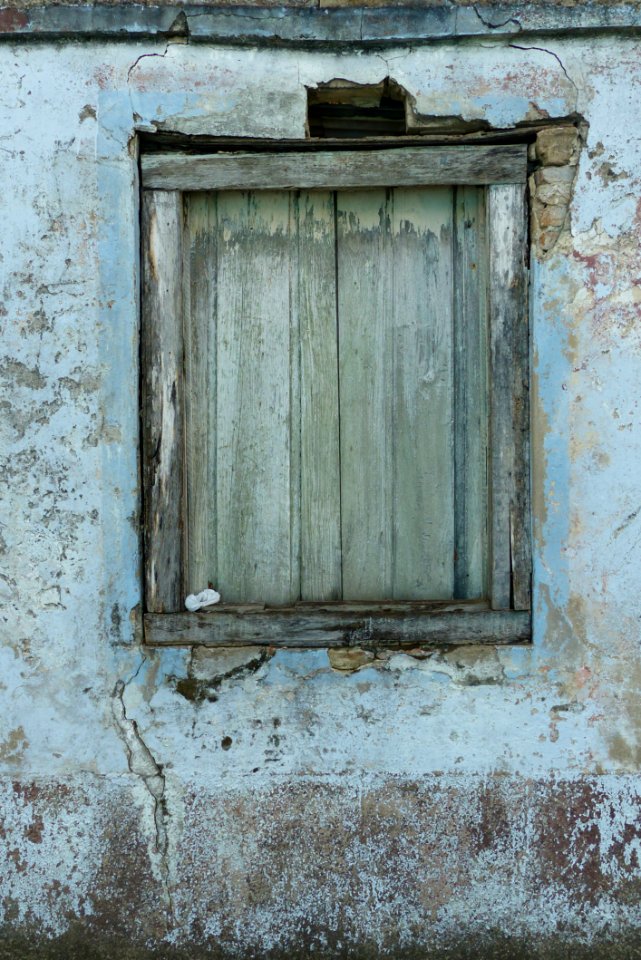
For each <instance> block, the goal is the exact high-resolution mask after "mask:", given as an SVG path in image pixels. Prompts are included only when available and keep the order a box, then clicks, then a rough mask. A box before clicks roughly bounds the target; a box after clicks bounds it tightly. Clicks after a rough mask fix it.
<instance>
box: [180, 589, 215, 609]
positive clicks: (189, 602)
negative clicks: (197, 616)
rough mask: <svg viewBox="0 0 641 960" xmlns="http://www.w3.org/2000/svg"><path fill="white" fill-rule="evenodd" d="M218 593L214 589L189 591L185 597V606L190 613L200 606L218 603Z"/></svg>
mask: <svg viewBox="0 0 641 960" xmlns="http://www.w3.org/2000/svg"><path fill="white" fill-rule="evenodd" d="M219 600H220V594H219V593H218V592H217V591H216V590H201V591H200V593H190V594H189V596H187V597H185V607H186V608H187V610H189V611H190V613H194V612H195V611H196V610H200V608H201V607H211V606H212V604H214V603H218V602H219Z"/></svg>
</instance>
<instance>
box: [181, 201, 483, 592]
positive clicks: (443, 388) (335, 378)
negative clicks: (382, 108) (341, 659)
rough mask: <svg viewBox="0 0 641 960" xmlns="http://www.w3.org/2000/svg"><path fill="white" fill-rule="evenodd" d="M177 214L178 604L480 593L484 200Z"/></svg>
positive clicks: (207, 207)
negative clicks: (180, 399) (186, 594)
mask: <svg viewBox="0 0 641 960" xmlns="http://www.w3.org/2000/svg"><path fill="white" fill-rule="evenodd" d="M184 206H185V250H186V253H185V263H184V267H183V270H184V276H183V290H184V305H183V316H184V351H185V354H184V367H185V384H184V396H185V418H186V429H185V437H186V456H185V473H186V482H185V490H186V521H185V522H186V546H185V551H186V556H185V573H186V575H185V581H186V586H187V589H189V590H198V589H202V587H203V586H204V585H206V584H207V583H208V582H211V583H213V584H215V585H216V588H217V589H219V590H220V591H221V593H222V595H223V598H224V599H225V601H227V602H247V603H250V602H263V603H267V604H286V603H291V602H295V601H297V600H301V599H302V600H318V601H323V600H338V599H343V600H384V599H395V600H418V599H449V598H452V597H456V598H458V599H465V598H477V597H483V596H486V594H487V591H488V582H487V580H488V577H487V567H488V479H487V478H488V465H487V449H488V402H487V400H488V336H487V315H486V296H487V283H486V277H487V250H486V228H485V192H484V188H482V187H473V186H468V187H459V188H450V187H403V188H394V189H390V188H388V189H385V188H378V189H367V190H339V191H330V190H327V191H324V190H317V191H316V190H315V191H309V192H307V191H287V190H282V191H281V190H260V191H241V190H233V191H226V190H221V191H216V192H209V193H208V192H201V193H194V194H186V195H185V198H184Z"/></svg>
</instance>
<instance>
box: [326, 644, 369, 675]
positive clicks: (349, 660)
mask: <svg viewBox="0 0 641 960" xmlns="http://www.w3.org/2000/svg"><path fill="white" fill-rule="evenodd" d="M327 656H328V657H329V662H330V664H331V665H332V667H333V669H334V670H341V671H344V672H345V671H353V670H360V668H361V667H365V666H367V665H368V664H370V663H371V662H372V660H374V654H373V653H372V652H371V651H370V650H360V649H359V648H358V647H349V648H346V649H343V648H341V647H338V648H336V649H334V650H328V651H327Z"/></svg>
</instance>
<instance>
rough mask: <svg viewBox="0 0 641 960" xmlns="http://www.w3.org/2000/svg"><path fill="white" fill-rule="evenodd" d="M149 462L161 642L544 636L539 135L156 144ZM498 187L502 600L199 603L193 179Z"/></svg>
mask: <svg viewBox="0 0 641 960" xmlns="http://www.w3.org/2000/svg"><path fill="white" fill-rule="evenodd" d="M141 179H142V287H143V292H142V311H141V321H142V346H141V363H142V476H143V527H144V535H143V549H144V564H145V573H144V589H145V609H146V612H145V615H144V636H145V642H146V643H147V644H151V645H162V646H166V645H170V646H177V645H180V646H182V645H191V644H199V645H204V646H211V647H216V646H229V645H243V644H251V645H261V644H262V645H266V646H273V647H279V646H280V647H297V648H305V647H338V646H346V645H358V646H365V647H400V648H402V647H416V646H436V645H442V644H469V643H485V644H488V643H489V644H497V643H499V644H506V643H522V642H525V641H528V640H529V639H531V545H530V543H531V540H530V505H529V402H528V400H529V332H528V305H527V286H528V284H527V268H526V257H527V212H526V211H527V208H526V180H527V155H526V146H525V145H524V144H516V145H515V144H511V145H499V146H467V145H466V146H447V147H433V146H424V147H423V146H418V147H417V146H412V147H409V146H408V147H394V148H387V149H374V150H372V149H370V150H345V151H330V150H326V151H317V152H304V153H303V152H285V153H263V152H255V153H252V152H246V153H240V154H239V153H217V154H206V155H189V154H178V153H166V154H146V155H145V154H144V155H143V156H142V158H141ZM468 185H477V186H478V185H481V186H485V187H486V198H487V199H486V218H487V246H488V330H489V357H490V369H491V378H490V385H489V420H490V431H489V435H490V441H489V455H490V456H489V558H488V579H489V589H488V594H489V595H488V598H487V599H486V600H480V601H479V600H462V601H457V600H444V601H416V602H404V601H400V602H397V601H387V602H380V603H372V602H344V601H333V602H308V601H305V602H299V603H296V604H293V605H291V606H288V607H267V606H265V605H262V604H224V603H223V604H221V605H219V606H214V607H209V608H207V609H206V610H203V611H198V612H196V613H189V612H187V611H185V610H183V603H184V596H185V592H186V591H185V583H184V571H183V564H184V557H185V544H184V509H185V464H184V450H185V403H186V401H185V396H184V376H183V361H184V346H183V262H184V251H183V197H182V194H183V193H185V192H192V191H214V190H229V189H238V190H256V189H290V190H291V189H315V188H317V189H331V190H337V189H358V188H368V187H405V186H468Z"/></svg>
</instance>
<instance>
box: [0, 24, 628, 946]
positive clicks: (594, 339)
mask: <svg viewBox="0 0 641 960" xmlns="http://www.w3.org/2000/svg"><path fill="white" fill-rule="evenodd" d="M0 57H1V58H2V76H3V84H2V87H1V88H0V110H1V112H2V120H1V126H0V157H1V163H2V171H3V184H4V189H3V190H2V193H1V195H0V204H1V205H2V224H3V237H4V242H3V244H2V259H1V261H0V262H1V267H0V278H1V294H0V321H1V323H2V344H1V350H0V383H1V386H2V392H1V394H0V409H1V410H2V420H1V427H0V429H1V430H2V434H1V437H2V448H1V452H2V476H3V479H4V481H5V484H6V489H5V498H4V507H3V516H2V525H1V526H0V534H1V538H0V553H1V557H2V559H1V561H0V590H1V596H2V612H1V620H0V622H1V623H2V644H1V646H0V656H1V658H2V668H1V671H0V685H1V687H2V724H1V725H0V763H1V771H2V782H1V786H0V789H1V793H2V796H1V800H0V837H2V843H3V844H4V845H6V847H5V849H6V854H5V855H4V856H3V857H2V858H1V860H0V903H1V904H2V907H3V914H4V924H5V926H4V928H3V930H4V934H3V936H4V940H3V941H1V942H2V943H4V945H5V946H4V948H3V949H4V950H5V953H4V954H3V955H7V956H20V957H27V956H32V955H33V956H35V955H36V951H37V950H39V949H40V948H39V947H37V946H36V944H37V943H38V942H39V938H45V939H46V940H48V941H49V947H48V948H47V949H48V950H49V954H47V955H52V956H53V955H55V956H61V957H62V956H65V957H69V956H83V957H85V956H94V955H95V956H105V957H106V956H109V957H116V956H128V957H133V956H136V957H137V956H144V955H146V951H147V949H149V950H152V949H153V950H158V951H160V950H161V949H162V950H164V951H166V955H167V956H169V955H171V956H173V955H176V956H178V955H184V956H189V957H192V958H193V957H197V956H199V955H200V952H199V951H202V952H203V955H204V952H205V950H206V949H210V950H211V951H213V955H218V953H220V954H221V955H226V954H229V955H234V956H254V955H257V956H267V955H269V956H277V955H283V956H288V957H292V956H296V955H299V954H300V955H307V956H308V955H325V954H326V955H328V956H332V957H340V956H346V955H354V956H355V955H361V953H362V954H363V955H370V954H371V955H372V956H373V955H381V954H383V953H385V952H389V953H390V954H391V955H393V956H395V957H401V956H405V955H407V956H410V955H412V956H428V955H431V952H435V951H437V949H440V948H443V949H445V948H448V949H449V948H451V949H453V948H454V945H456V944H458V945H459V952H460V954H461V955H463V954H464V953H465V951H466V950H467V951H468V953H467V954H466V955H470V956H473V955H478V950H479V949H480V947H479V944H480V943H481V942H486V944H487V945H488V946H487V950H488V953H487V955H488V956H489V955H494V954H493V953H492V954H491V953H490V948H491V950H492V951H496V955H505V956H513V955H515V952H516V949H517V944H519V945H521V946H522V947H523V949H524V951H525V955H530V956H531V955H533V954H534V953H536V952H538V951H539V950H541V951H543V950H546V951H547V954H546V955H553V954H554V955H557V954H558V955H566V954H567V955H569V954H570V953H571V955H572V956H580V955H581V951H582V950H584V949H585V950H586V951H587V950H588V948H590V949H592V948H594V949H596V947H598V946H599V945H606V946H607V949H608V950H609V951H610V952H609V953H608V956H614V955H615V953H613V952H612V951H613V950H614V947H615V945H618V947H619V948H620V950H621V953H620V955H621V956H623V955H624V951H625V950H626V949H628V948H630V947H629V945H630V944H634V943H635V942H638V936H639V935H641V906H640V895H641V817H640V802H641V777H640V767H641V706H640V703H639V692H638V691H639V686H640V683H641V650H640V645H639V620H640V618H641V591H640V590H639V587H638V582H639V567H638V554H639V543H640V541H641V526H640V524H641V507H640V499H639V482H638V478H639V469H640V465H641V421H640V419H639V415H638V404H639V391H638V383H639V378H640V376H641V335H640V330H641V326H640V324H639V319H640V318H639V303H640V301H641V279H640V278H641V248H640V245H639V230H640V226H641V206H640V204H639V186H640V177H641V173H640V171H641V127H640V121H639V110H638V104H639V99H640V97H641V43H640V42H639V41H637V40H635V39H623V38H617V37H615V36H609V37H601V38H596V37H595V38H592V39H590V38H586V39H582V40H578V39H576V40H572V39H564V40H561V39H557V40H554V41H552V40H549V41H546V42H545V44H542V43H541V42H537V41H536V40H532V41H531V42H528V41H527V39H519V40H514V39H510V38H509V37H507V38H503V39H501V38H497V39H492V38H489V39H484V40H483V41H482V42H478V43H476V42H475V43H467V44H465V45H461V46H458V45H454V44H443V45H436V46H425V47H418V48H415V49H409V48H395V49H385V50H383V51H380V50H379V51H378V52H376V51H374V52H362V51H358V50H355V51H353V52H349V51H345V52H342V53H340V54H338V53H337V54H335V55H333V54H330V53H327V52H314V51H311V50H307V51H305V50H291V49H290V50H284V49H278V48H273V49H258V48H253V49H232V48H224V47H217V48H216V47H212V46H208V45H200V46H194V45H191V44H188V43H184V42H164V41H163V42H158V43H153V42H146V43H139V44H136V43H107V42H101V43H87V44H83V45H75V44H72V43H64V42H60V43H49V44H47V43H41V44H34V45H29V44H28V43H24V42H23V43H21V44H20V45H10V44H7V45H5V46H3V47H2V48H1V49H0ZM387 75H390V76H392V77H393V78H394V79H395V80H397V81H398V82H399V83H400V84H402V85H403V86H404V87H406V88H407V90H408V91H409V92H410V94H411V95H412V97H413V98H414V101H415V107H416V111H417V113H418V114H421V115H428V116H440V115H443V116H452V115H459V116H461V117H463V118H465V119H474V118H481V119H485V120H488V121H489V122H490V123H491V124H493V125H494V126H496V127H511V126H514V125H515V124H518V123H522V122H523V121H525V120H535V119H539V118H547V117H549V118H558V117H568V116H573V115H575V114H576V115H580V116H581V117H582V118H584V120H585V121H586V123H587V124H588V125H589V126H587V127H586V128H585V129H586V134H585V136H586V143H585V146H584V148H583V150H582V152H581V155H580V162H579V167H578V174H577V178H576V182H575V186H574V190H573V195H572V201H571V211H570V212H571V220H570V221H568V222H566V225H565V228H564V230H563V232H562V233H561V236H560V237H559V239H558V241H557V242H556V244H555V245H554V246H553V248H552V249H551V250H549V251H548V252H547V253H545V254H542V253H541V251H540V249H535V250H534V251H533V256H532V260H531V316H532V339H533V354H532V355H533V368H534V378H533V398H532V401H533V402H532V413H533V449H532V456H533V495H534V515H535V522H534V526H535V570H534V574H535V627H534V643H533V645H532V646H531V647H525V648H524V647H514V648H500V649H496V650H495V649H491V648H490V649H484V650H480V649H473V648H463V649H461V650H458V651H456V652H436V653H433V654H432V655H430V656H427V657H425V658H423V659H416V658H412V657H410V656H407V655H405V654H396V655H393V656H391V657H389V658H387V659H385V658H381V659H378V660H376V661H371V662H368V663H367V664H366V665H365V666H364V667H363V668H362V669H360V670H358V671H357V672H354V673H346V672H339V671H336V670H334V669H332V667H331V665H330V662H329V660H328V656H327V653H326V652H324V651H316V652H286V651H279V652H277V653H275V654H274V655H273V656H271V657H267V658H258V659H256V658H255V657H254V658H253V662H251V663H250V664H249V665H248V666H247V667H246V669H239V666H240V667H242V661H241V662H239V660H238V659H237V658H235V657H234V656H233V655H231V654H230V655H225V654H211V653H210V654H204V653H203V651H198V650H197V651H195V652H194V653H193V654H192V653H191V652H190V651H188V650H164V651H154V650H149V649H147V650H144V649H142V648H141V645H140V639H139V617H140V614H139V611H140V606H139V605H140V550H139V515H140V514H139V494H138V473H137V441H138V371H137V367H138V307H137V297H138V274H137V260H138V206H137V191H138V182H137V157H136V136H135V134H136V131H153V130H157V129H162V130H172V131H178V132H181V133H207V134H212V135H219V134H224V135H233V136H252V137H283V138H286V137H301V136H303V135H304V124H305V103H306V99H305V87H306V85H314V84H317V83H319V82H322V81H327V80H330V79H332V78H334V77H344V78H348V79H350V80H354V81H358V82H368V83H376V82H379V81H380V80H382V79H383V78H384V77H385V76H387ZM225 674H229V676H228V677H227V678H226V677H225ZM466 944H467V946H466ZM568 944H570V945H571V946H568ZM625 944H628V947H627V948H626V947H625ZM44 949H45V948H44V947H43V948H42V950H43V951H44ZM604 949H605V947H604ZM630 949H631V948H630ZM90 950H91V951H93V953H91V952H88V951H90ZM183 951H184V953H183ZM359 951H360V952H359ZM475 951H477V953H475ZM555 951H556V952H555ZM37 955H40V954H39V953H38V954H37ZM207 955H210V954H207ZM616 955H619V954H616ZM625 955H627V954H625Z"/></svg>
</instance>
